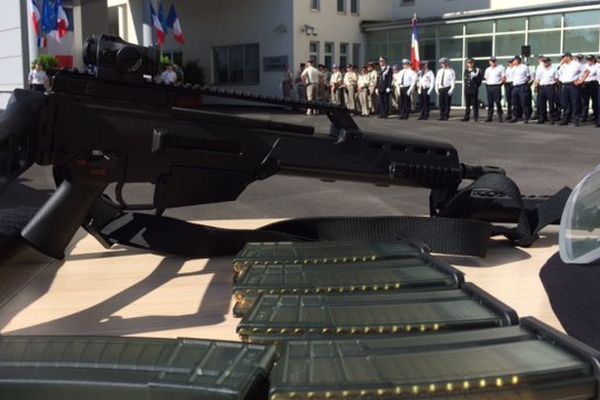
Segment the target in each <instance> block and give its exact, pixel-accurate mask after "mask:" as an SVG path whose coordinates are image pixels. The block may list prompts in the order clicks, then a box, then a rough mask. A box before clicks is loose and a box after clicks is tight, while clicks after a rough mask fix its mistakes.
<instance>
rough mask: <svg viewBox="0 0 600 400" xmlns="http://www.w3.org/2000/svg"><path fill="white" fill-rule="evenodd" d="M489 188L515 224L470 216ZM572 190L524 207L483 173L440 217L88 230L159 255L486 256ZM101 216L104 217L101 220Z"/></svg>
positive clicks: (136, 224)
mask: <svg viewBox="0 0 600 400" xmlns="http://www.w3.org/2000/svg"><path fill="white" fill-rule="evenodd" d="M478 189H490V190H493V191H495V192H497V193H502V194H505V195H507V196H509V197H510V198H512V199H513V200H514V201H515V203H516V204H517V205H518V207H519V209H520V213H519V222H518V225H517V227H516V228H506V227H499V226H492V225H491V224H489V223H487V222H482V221H475V220H467V219H464V217H465V216H468V210H469V196H470V194H471V192H472V191H473V190H478ZM569 193H570V190H568V189H563V190H562V191H561V192H559V193H558V194H557V195H556V196H555V197H554V198H552V199H550V200H549V201H548V202H547V203H545V204H544V205H543V206H542V207H538V208H536V209H534V210H526V209H525V208H524V206H523V200H522V197H521V193H520V191H519V188H518V187H517V185H516V184H515V183H514V182H513V181H511V180H510V179H508V178H507V177H505V176H504V175H500V174H488V175H484V176H483V177H482V178H480V179H479V180H477V181H475V182H474V183H473V184H472V185H470V186H468V187H467V188H465V189H464V190H462V191H460V192H459V193H458V194H457V196H456V197H455V198H454V199H453V200H452V201H451V202H450V204H448V206H447V207H446V209H444V210H442V212H441V213H440V216H438V217H431V218H427V217H337V218H305V219H294V220H287V221H281V222H276V223H273V224H270V225H267V226H264V227H262V228H260V229H256V230H235V229H221V228H215V227H210V226H205V225H198V224H192V223H189V222H185V221H181V220H177V219H173V218H169V217H164V216H157V215H151V214H140V213H120V214H118V215H117V216H116V217H114V218H112V217H111V220H110V222H108V223H106V224H104V226H103V227H100V228H99V229H98V228H91V227H88V230H90V232H91V233H92V234H94V235H95V236H96V237H98V238H99V239H100V240H101V241H103V242H105V243H107V244H108V245H114V244H121V245H125V246H131V247H136V248H140V249H144V250H147V251H150V252H155V253H160V254H174V255H181V256H186V257H193V258H206V257H212V256H220V255H229V254H235V253H237V252H238V251H239V250H241V249H242V248H243V246H244V245H245V244H246V243H248V242H272V241H307V240H308V241H310V240H321V241H333V240H396V239H401V238H404V239H409V240H411V241H413V242H419V243H422V244H424V245H426V246H428V247H429V249H430V250H431V251H432V252H434V253H443V254H456V255H466V256H476V257H484V256H485V255H486V252H487V248H488V243H489V238H490V237H491V236H495V235H504V236H506V237H508V238H509V239H510V240H511V241H512V242H513V243H514V244H516V245H520V246H528V245H530V244H531V243H533V241H534V240H535V239H536V237H537V233H538V232H539V230H540V229H542V228H543V227H544V226H546V225H548V224H550V223H553V222H556V221H558V220H559V219H560V214H561V213H562V208H563V206H564V203H565V202H566V200H567V198H568V195H569ZM99 220H101V218H99Z"/></svg>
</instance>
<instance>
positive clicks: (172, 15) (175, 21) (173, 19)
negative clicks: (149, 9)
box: [167, 4, 185, 44]
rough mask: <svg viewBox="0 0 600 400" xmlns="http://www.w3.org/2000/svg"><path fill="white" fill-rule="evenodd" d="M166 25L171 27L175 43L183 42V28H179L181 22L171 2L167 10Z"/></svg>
mask: <svg viewBox="0 0 600 400" xmlns="http://www.w3.org/2000/svg"><path fill="white" fill-rule="evenodd" d="M167 26H168V27H169V28H171V29H173V34H174V35H175V40H176V41H177V43H179V44H184V43H185V38H184V37H183V30H182V29H181V23H180V22H179V16H178V15H177V11H175V5H174V4H171V9H170V10H169V16H168V18H167Z"/></svg>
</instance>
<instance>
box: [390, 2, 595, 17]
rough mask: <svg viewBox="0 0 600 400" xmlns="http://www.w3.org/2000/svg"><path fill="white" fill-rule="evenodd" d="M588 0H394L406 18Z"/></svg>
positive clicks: (570, 3) (573, 3)
mask: <svg viewBox="0 0 600 400" xmlns="http://www.w3.org/2000/svg"><path fill="white" fill-rule="evenodd" d="M586 1H587V0H569V1H566V0H415V1H414V3H413V4H410V5H403V4H402V3H403V1H402V0H394V2H395V3H396V4H395V5H394V16H395V18H396V19H406V18H410V17H412V16H413V14H414V13H417V16H418V17H420V18H430V17H441V16H443V15H444V14H454V13H459V14H461V13H463V14H464V13H466V14H467V15H468V13H469V12H471V13H473V12H484V11H486V10H494V11H497V10H505V9H506V10H508V9H512V8H523V7H535V6H546V5H551V4H552V3H561V4H560V5H565V6H575V5H577V3H582V2H586Z"/></svg>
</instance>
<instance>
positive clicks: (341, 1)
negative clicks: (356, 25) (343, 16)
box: [337, 0, 346, 13]
mask: <svg viewBox="0 0 600 400" xmlns="http://www.w3.org/2000/svg"><path fill="white" fill-rule="evenodd" d="M337 11H338V12H339V13H345V12H346V0H337Z"/></svg>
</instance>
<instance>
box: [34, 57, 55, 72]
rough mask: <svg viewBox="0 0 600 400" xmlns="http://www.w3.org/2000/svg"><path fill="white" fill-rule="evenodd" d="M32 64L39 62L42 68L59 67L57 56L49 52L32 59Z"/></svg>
mask: <svg viewBox="0 0 600 400" xmlns="http://www.w3.org/2000/svg"><path fill="white" fill-rule="evenodd" d="M33 63H34V64H41V65H42V67H44V70H46V71H48V70H50V69H57V68H59V67H60V62H59V61H58V58H56V57H55V56H53V55H50V54H42V55H40V56H39V57H38V58H37V59H35V60H34V61H33Z"/></svg>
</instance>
